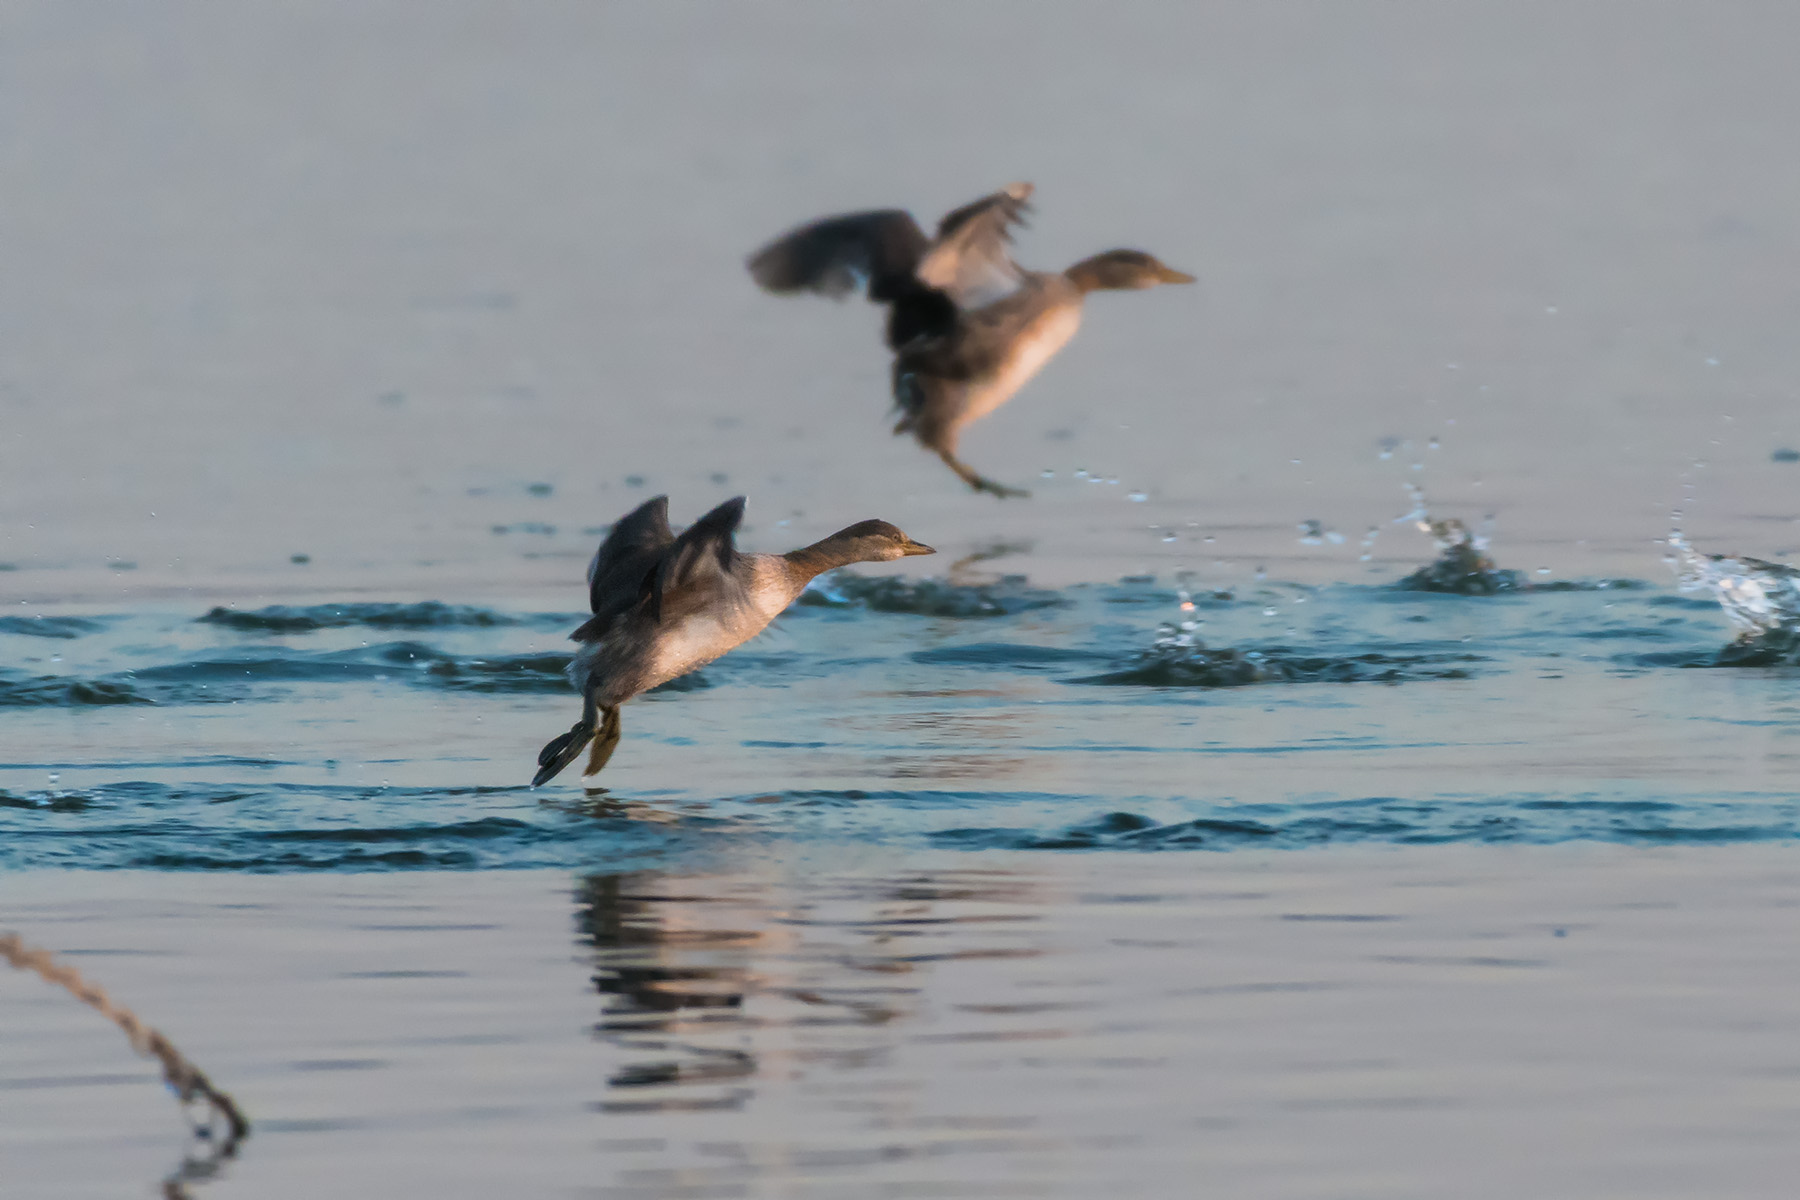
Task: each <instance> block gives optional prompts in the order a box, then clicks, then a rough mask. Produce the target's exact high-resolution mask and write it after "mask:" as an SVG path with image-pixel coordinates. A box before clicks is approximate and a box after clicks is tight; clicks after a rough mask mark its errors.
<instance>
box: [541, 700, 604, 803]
mask: <svg viewBox="0 0 1800 1200" xmlns="http://www.w3.org/2000/svg"><path fill="white" fill-rule="evenodd" d="M593 736H594V724H593V722H592V721H591V720H589V719H588V718H587V717H586V716H583V717H582V719H581V720H579V721H577V722H575V725H574V727H573V728H571V729H570V730H569V732H567V733H565V734H563V735H562V736H561V737H558V738H552V739H550V742H549V743H548V744H547V745H546V746H545V747H544V748H543V750H542V751H540V752H539V753H538V772H537V774H536V775H533V776H532V777H531V786H532V787H542V786H543V785H544V784H546V783H549V782H550V781H551V780H552V779H555V778H556V776H557V775H558V774H559V773H560V772H561V771H562V769H563V768H564V767H566V766H568V765H569V764H570V763H572V762H574V761H575V760H576V759H577V758H580V757H581V752H582V750H584V749H585V748H586V747H587V744H588V741H589V740H590V739H591V738H592V737H593Z"/></svg>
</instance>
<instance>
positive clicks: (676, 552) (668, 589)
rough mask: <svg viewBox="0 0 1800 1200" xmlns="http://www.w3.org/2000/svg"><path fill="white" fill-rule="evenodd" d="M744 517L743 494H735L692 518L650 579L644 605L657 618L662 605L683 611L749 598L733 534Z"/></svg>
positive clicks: (728, 604)
mask: <svg viewBox="0 0 1800 1200" xmlns="http://www.w3.org/2000/svg"><path fill="white" fill-rule="evenodd" d="M743 519H744V498H743V497H742V496H734V497H732V498H731V499H730V500H727V501H726V502H725V503H723V504H721V505H719V507H717V508H715V509H713V510H712V511H711V512H709V513H707V514H706V515H705V516H704V517H701V518H700V519H699V520H698V521H695V522H694V523H693V524H692V525H690V526H688V527H687V528H686V529H684V530H683V531H682V533H681V536H680V537H678V538H676V539H675V544H674V545H673V546H671V547H669V551H668V553H667V554H665V555H663V557H662V561H661V562H660V564H658V566H657V570H656V577H655V578H654V579H653V580H652V581H651V585H650V598H649V606H650V607H649V611H650V616H651V617H652V619H654V620H657V621H661V620H662V617H663V613H664V611H665V610H670V609H672V610H677V611H680V612H687V611H689V610H697V609H701V608H709V607H713V606H716V605H724V606H727V607H735V606H737V605H739V604H743V603H746V602H747V601H748V589H747V587H746V583H745V581H744V580H742V579H740V578H739V577H738V574H737V571H736V570H735V568H736V567H737V566H738V564H739V562H740V561H741V560H742V555H740V554H739V553H738V548H737V543H736V541H735V540H734V537H735V535H736V533H737V528H738V525H739V523H740V522H742V521H743Z"/></svg>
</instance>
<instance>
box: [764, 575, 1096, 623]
mask: <svg viewBox="0 0 1800 1200" xmlns="http://www.w3.org/2000/svg"><path fill="white" fill-rule="evenodd" d="M799 603H800V604H802V605H806V606H809V607H822V608H852V607H857V608H866V609H869V610H870V611H872V612H884V613H913V614H916V615H918V616H925V617H1007V616H1012V615H1014V614H1015V613H1021V612H1028V611H1030V610H1032V609H1040V608H1060V607H1062V606H1064V605H1066V604H1068V603H1069V601H1068V599H1067V598H1066V597H1064V596H1063V595H1061V594H1060V593H1058V592H1054V591H1050V590H1049V589H1046V588H1034V587H1031V586H1029V585H1028V584H1027V583H1026V582H1025V580H1024V579H1023V578H1022V577H1016V576H1008V577H1007V578H1005V579H1002V580H1000V581H999V582H997V583H992V584H958V583H945V582H942V581H940V580H936V579H900V578H897V577H895V576H891V575H890V576H876V577H870V576H865V575H852V574H848V573H845V572H838V573H837V574H835V575H833V576H831V577H829V578H828V579H823V580H820V581H817V582H815V583H814V584H813V585H812V586H810V587H808V588H807V589H806V591H804V592H802V593H801V594H800V600H799Z"/></svg>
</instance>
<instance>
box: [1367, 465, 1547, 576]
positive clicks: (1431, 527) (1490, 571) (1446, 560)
mask: <svg viewBox="0 0 1800 1200" xmlns="http://www.w3.org/2000/svg"><path fill="white" fill-rule="evenodd" d="M1406 490H1407V491H1408V492H1410V493H1411V494H1412V499H1413V507H1412V510H1411V511H1410V512H1407V513H1405V514H1404V515H1402V516H1399V517H1396V518H1395V523H1396V524H1400V523H1403V522H1408V521H1410V522H1412V523H1413V524H1414V525H1415V526H1416V527H1417V528H1418V529H1419V531H1420V532H1421V533H1427V534H1430V535H1431V540H1432V542H1433V543H1434V544H1435V545H1436V547H1437V557H1436V558H1435V559H1433V560H1432V561H1431V562H1430V563H1429V564H1427V565H1426V566H1423V567H1420V568H1419V569H1418V570H1417V571H1414V572H1413V573H1412V574H1411V575H1408V576H1407V577H1406V578H1405V579H1402V580H1401V581H1400V582H1399V583H1397V584H1395V585H1394V586H1395V587H1396V588H1398V589H1399V590H1401V591H1403V592H1449V593H1453V594H1455V595H1459V596H1493V595H1498V594H1499V593H1501V592H1516V591H1518V590H1519V589H1520V588H1522V587H1524V586H1525V581H1524V580H1523V578H1521V576H1520V575H1519V573H1518V572H1517V571H1507V570H1502V569H1501V568H1499V567H1498V566H1496V565H1495V564H1494V560H1493V559H1492V558H1489V557H1488V554H1487V548H1488V538H1489V528H1490V527H1491V524H1492V520H1493V518H1491V517H1490V518H1488V520H1487V521H1485V522H1483V523H1482V528H1481V529H1480V530H1479V531H1475V530H1471V529H1470V528H1469V527H1468V526H1467V525H1464V524H1463V523H1462V522H1461V521H1459V520H1457V519H1456V518H1454V517H1448V518H1441V519H1440V518H1434V517H1433V516H1432V515H1431V511H1430V508H1429V506H1428V505H1427V504H1426V501H1425V492H1424V491H1423V489H1421V488H1419V487H1418V486H1417V485H1415V484H1410V483H1409V484H1407V485H1406Z"/></svg>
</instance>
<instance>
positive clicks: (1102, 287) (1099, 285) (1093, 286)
mask: <svg viewBox="0 0 1800 1200" xmlns="http://www.w3.org/2000/svg"><path fill="white" fill-rule="evenodd" d="M1063 278H1064V279H1067V280H1068V281H1069V282H1070V283H1072V284H1074V285H1075V290H1076V291H1078V292H1080V293H1081V294H1082V295H1084V296H1085V295H1087V294H1088V293H1089V292H1100V291H1106V290H1108V289H1113V288H1122V287H1125V286H1126V285H1125V284H1124V283H1121V282H1120V281H1119V278H1118V269H1117V268H1116V267H1115V266H1114V265H1113V264H1112V263H1111V262H1109V261H1107V259H1106V256H1105V255H1103V254H1096V255H1095V256H1094V257H1092V258H1084V259H1082V260H1081V261H1080V262H1078V263H1076V264H1075V265H1074V266H1072V267H1070V268H1069V269H1068V270H1066V271H1064V272H1063Z"/></svg>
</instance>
